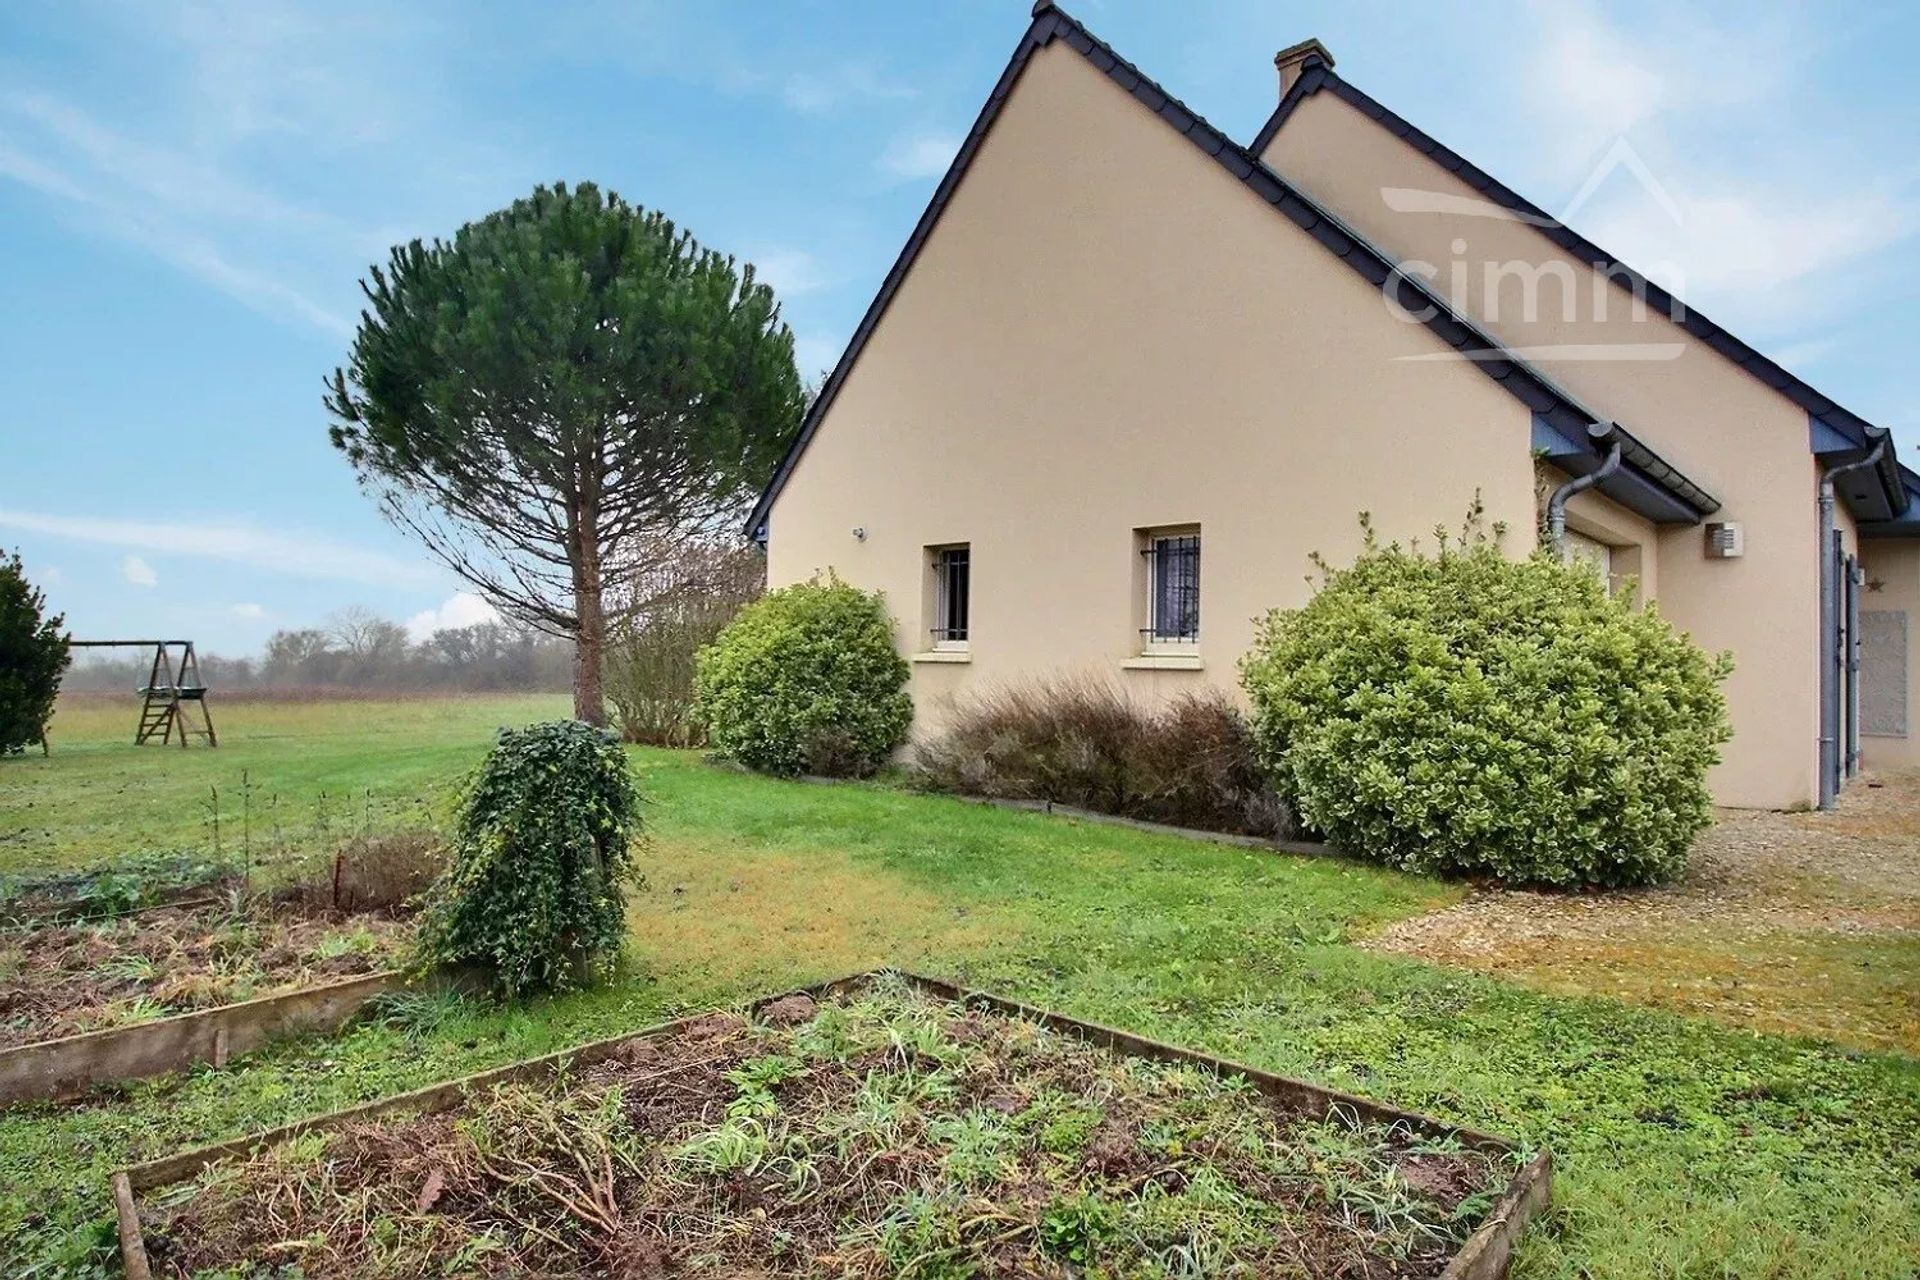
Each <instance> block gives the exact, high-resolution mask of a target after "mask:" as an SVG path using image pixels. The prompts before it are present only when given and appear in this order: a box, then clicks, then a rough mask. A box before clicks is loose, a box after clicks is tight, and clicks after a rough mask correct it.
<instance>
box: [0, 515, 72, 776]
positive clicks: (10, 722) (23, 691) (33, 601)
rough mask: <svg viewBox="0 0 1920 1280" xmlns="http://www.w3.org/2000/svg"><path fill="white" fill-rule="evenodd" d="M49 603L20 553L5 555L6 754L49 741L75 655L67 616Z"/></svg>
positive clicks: (0, 689)
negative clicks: (50, 608)
mask: <svg viewBox="0 0 1920 1280" xmlns="http://www.w3.org/2000/svg"><path fill="white" fill-rule="evenodd" d="M46 608H47V598H46V596H45V595H43V594H42V593H41V592H40V591H39V590H37V589H36V588H35V587H34V585H33V584H32V583H30V582H28V581H27V574H26V566H25V565H23V564H22V563H21V561H20V554H19V553H18V552H15V553H14V554H12V555H0V756H4V755H11V754H13V753H14V752H17V751H21V750H23V749H25V748H26V747H29V746H32V745H33V744H34V743H36V742H37V743H40V744H41V745H42V747H43V749H44V747H45V744H46V740H47V721H48V720H50V719H52V718H53V702H54V699H55V698H56V697H58V696H59V694H60V677H61V675H62V673H64V672H65V671H66V669H67V662H68V661H69V657H70V654H69V650H68V648H67V638H66V637H65V636H63V635H61V634H60V628H61V627H63V626H64V625H66V619H65V618H63V617H61V616H60V615H59V614H55V615H54V616H52V617H47V616H46Z"/></svg>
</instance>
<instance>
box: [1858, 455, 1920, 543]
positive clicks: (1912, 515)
mask: <svg viewBox="0 0 1920 1280" xmlns="http://www.w3.org/2000/svg"><path fill="white" fill-rule="evenodd" d="M1900 487H1901V488H1903V489H1905V490H1906V491H1907V509H1906V510H1905V511H1903V512H1901V513H1900V514H1899V515H1896V516H1893V517H1891V518H1889V519H1886V520H1872V521H1862V522H1861V524H1860V536H1861V537H1863V538H1920V474H1917V473H1915V472H1914V471H1913V469H1912V468H1910V467H1901V468H1900Z"/></svg>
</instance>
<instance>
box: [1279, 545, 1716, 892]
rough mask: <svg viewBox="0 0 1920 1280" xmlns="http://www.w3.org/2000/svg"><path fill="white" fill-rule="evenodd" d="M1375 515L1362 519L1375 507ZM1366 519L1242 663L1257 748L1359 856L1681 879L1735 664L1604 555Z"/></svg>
mask: <svg viewBox="0 0 1920 1280" xmlns="http://www.w3.org/2000/svg"><path fill="white" fill-rule="evenodd" d="M1364 523H1365V522H1364V521H1363V524H1364ZM1498 543H1499V539H1498V535H1497V533H1496V535H1495V536H1494V537H1492V538H1488V537H1486V536H1484V535H1482V534H1480V533H1479V532H1478V531H1477V529H1476V528H1475V526H1474V523H1473V522H1472V521H1470V522H1469V531H1468V534H1467V536H1465V537H1463V538H1462V539H1460V540H1459V541H1457V542H1454V543H1452V544H1449V543H1448V542H1447V541H1446V540H1445V539H1444V538H1443V539H1442V541H1441V545H1440V549H1439V553H1438V554H1437V555H1432V556H1429V555H1423V554H1421V553H1420V552H1419V551H1418V550H1417V549H1416V550H1412V551H1409V550H1403V549H1402V548H1401V547H1400V546H1398V545H1397V544H1396V545H1393V546H1387V547H1382V546H1380V545H1379V544H1378V543H1377V542H1376V541H1375V539H1374V537H1373V533H1372V530H1371V528H1370V527H1369V528H1368V529H1367V541H1366V548H1365V551H1364V553H1363V554H1362V555H1361V556H1360V558H1359V559H1358V560H1357V561H1356V562H1355V563H1354V564H1353V565H1352V566H1351V567H1350V568H1345V569H1337V570H1336V569H1331V568H1329V567H1328V566H1327V565H1326V564H1325V563H1324V562H1321V563H1320V565H1319V567H1320V569H1321V570H1322V573H1323V574H1324V581H1323V582H1322V585H1321V586H1320V589H1319V591H1318V592H1317V593H1316V594H1315V596H1314V598H1313V600H1312V601H1311V602H1310V603H1309V604H1307V605H1306V606H1305V607H1304V608H1300V609H1292V610H1280V611H1275V612H1274V613H1272V614H1269V615H1268V616H1267V617H1266V618H1265V619H1264V620H1263V622H1262V623H1261V627H1260V631H1259V635H1258V639H1257V640H1256V642H1255V644H1254V647H1253V648H1252V649H1251V650H1250V651H1249V652H1248V653H1247V655H1246V656H1245V657H1244V658H1243V659H1242V660H1241V675H1242V680H1243V682H1244V684H1245V686H1246V689H1247V693H1248V695H1249V697H1250V698H1251V700H1252V704H1253V730H1254V735H1255V739H1256V743H1257V745H1258V749H1259V752H1260V756H1261V759H1262V762H1263V763H1264V764H1265V765H1266V766H1267V767H1268V768H1269V769H1270V770H1271V771H1272V772H1273V774H1274V778H1275V782H1276V785H1277V787H1278V788H1279V790H1280V792H1281V794H1282V795H1283V796H1284V797H1285V798H1287V799H1288V800H1289V801H1290V802H1291V803H1292V804H1293V805H1294V806H1295V811H1296V812H1297V814H1298V815H1299V817H1300V819H1301V821H1302V822H1304V823H1305V824H1307V825H1308V826H1310V827H1312V828H1314V829H1315V830H1317V831H1319V832H1320V833H1321V834H1323V835H1324V836H1325V837H1326V838H1327V839H1328V840H1329V841H1330V842H1331V843H1333V844H1334V845H1335V846H1337V847H1339V848H1341V849H1343V850H1345V851H1347V852H1348V853H1351V854H1353V855H1355V856H1358V857H1364V858H1369V859H1373V860H1375V861H1379V862H1384V863H1388V864H1390V865H1393V866H1399V867H1405V868H1408V869H1412V870H1420V871H1438V872H1461V873H1467V874H1478V875H1489V876H1493V877H1497V878H1499V879H1501V880H1505V881H1510V882H1516V883H1531V884H1544V885H1557V886H1577V885H1630V884H1644V883H1650V882H1655V881H1660V880H1665V879H1669V878H1672V877H1673V876H1676V875H1678V874H1679V873H1680V871H1681V870H1682V869H1684V867H1685V866H1686V860H1687V854H1688V851H1689V850H1690V849H1691V847H1692V845H1693V841H1694V839H1695V837H1696V836H1698V835H1699V834H1700V832H1701V831H1702V830H1704V829H1705V828H1706V827H1707V825H1708V824H1709V823H1710V822H1711V821H1712V808H1711V801H1710V799H1709V796H1708V792H1707V786H1706V775H1707V770H1708V769H1709V768H1710V767H1711V766H1712V765H1713V764H1715V763H1716V762H1717V761H1718V760H1719V747H1720V745H1721V744H1722V743H1724V742H1726V740H1727V739H1728V737H1729V736H1731V730H1730V729H1729V727H1728V722H1727V710H1726V702H1725V700H1724V699H1723V697H1722V696H1721V693H1720V685H1721V684H1722V682H1724V680H1725V679H1726V676H1727V674H1728V672H1729V671H1730V670H1731V669H1732V663H1731V659H1730V658H1729V657H1728V656H1726V655H1724V654H1723V655H1721V656H1719V657H1709V656H1708V655H1706V654H1705V653H1703V652H1702V651H1701V650H1700V649H1699V648H1698V647H1697V646H1696V645H1694V644H1693V642H1692V641H1691V640H1690V639H1689V638H1688V637H1687V636H1686V635H1685V634H1683V633H1681V632H1677V631H1675V630H1674V628H1673V626H1672V625H1671V624H1669V623H1668V622H1667V621H1666V620H1665V619H1664V618H1662V617H1661V616H1660V614H1659V613H1658V611H1657V610H1655V609H1653V608H1652V607H1648V608H1645V609H1641V608H1637V607H1635V605H1634V604H1633V603H1632V602H1631V601H1630V600H1627V599H1621V598H1610V597H1609V596H1608V595H1607V593H1606V591H1605V589H1604V588H1603V586H1602V584H1601V582H1600V580H1599V577H1598V575H1597V574H1596V573H1594V571H1593V570H1592V568H1591V566H1587V565H1583V564H1563V563H1561V562H1560V561H1559V560H1558V559H1556V558H1554V557H1553V556H1551V555H1548V554H1546V553H1544V552H1543V553H1539V554H1536V555H1534V556H1533V557H1531V558H1529V559H1526V560H1519V561H1515V560H1510V559H1508V558H1507V557H1505V556H1504V555H1502V554H1501V552H1500V550H1499V545H1498Z"/></svg>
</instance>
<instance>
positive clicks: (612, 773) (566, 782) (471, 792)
mask: <svg viewBox="0 0 1920 1280" xmlns="http://www.w3.org/2000/svg"><path fill="white" fill-rule="evenodd" d="M639 830H640V798H639V794H638V792H637V791H636V790H635V788H634V785H633V779H632V777H631V776H630V775H629V773H628V771H627V761H626V756H625V754H624V753H623V752H622V751H621V749H620V746H619V744H618V742H616V741H615V740H614V738H613V737H612V735H610V734H608V733H606V732H604V731H602V730H599V729H595V728H593V727H592V726H590V725H586V724H582V723H580V722H578V721H573V720H567V721H559V722H555V723H550V724H536V725H532V726H530V727H528V728H525V729H503V730H501V732H500V737H499V739H498V741H497V742H496V743H495V744H494V747H493V750H492V751H491V752H489V753H488V755H487V759H486V761H485V763H483V764H482V765H481V767H480V770H479V772H478V774H477V775H476V776H475V777H474V779H473V781H472V783H471V785H470V786H469V788H468V791H467V795H466V799H465V803H464V805H463V807H462V810H461V813H460V817H459V822H458V827H457V830H456V832H455V835H454V848H453V865H452V867H451V868H450V869H449V871H448V872H447V875H446V876H445V878H444V879H443V880H442V881H441V882H440V884H439V885H438V886H437V888H436V889H435V890H434V892H433V894H432V900H431V903H430V905H429V906H428V909H427V913H426V916H425V918H424V919H423V921H422V923H421V930H420V947H421V956H422V958H423V959H424V960H425V961H426V962H428V963H431V964H437V965H446V966H467V965H472V966H477V967H479V968H480V969H481V970H483V971H484V972H486V973H487V974H488V976H489V978H490V979H491V981H492V983H493V986H494V987H495V989H496V990H498V991H500V992H502V993H503V994H506V995H508V996H515V995H520V994H524V993H529V992H536V991H554V990H566V989H569V988H572V987H576V986H579V985H581V983H582V981H583V980H585V979H591V978H595V977H602V976H605V975H606V974H607V973H608V972H609V971H610V970H611V968H612V965H613V962H614V960H615V958H616V957H617V955H618V952H619V948H620V944H621V941H622V939H623V938H624V937H625V935H626V918H625V905H626V904H625V897H624V895H623V893H622V886H623V884H624V883H625V882H626V881H627V880H628V879H630V878H631V875H632V863H631V860H630V844H631V842H632V840H633V839H634V837H635V836H636V835H637V834H638V832H639Z"/></svg>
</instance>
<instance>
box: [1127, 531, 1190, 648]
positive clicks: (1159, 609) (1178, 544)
mask: <svg viewBox="0 0 1920 1280" xmlns="http://www.w3.org/2000/svg"><path fill="white" fill-rule="evenodd" d="M1140 554H1141V555H1143V556H1145V557H1146V559H1147V625H1146V626H1145V627H1143V628H1141V635H1142V638H1143V639H1144V640H1145V641H1146V643H1147V644H1149V645H1159V644H1198V643H1199V642H1200V535H1199V534H1197V533H1182V534H1171V535H1158V534H1156V535H1153V536H1151V537H1149V538H1148V539H1147V545H1146V546H1145V547H1143V548H1142V549H1141V552H1140Z"/></svg>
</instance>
